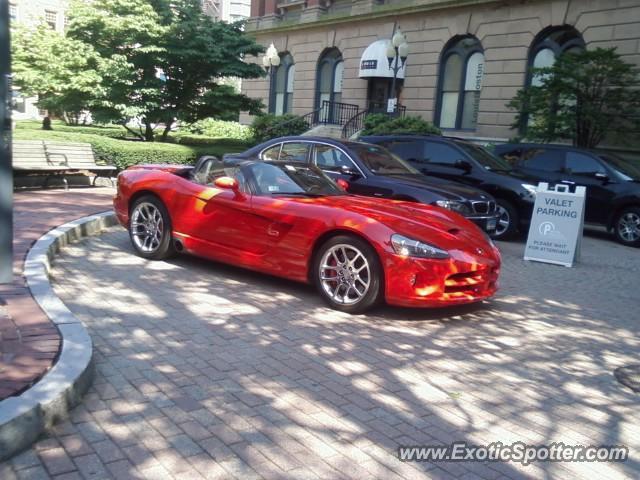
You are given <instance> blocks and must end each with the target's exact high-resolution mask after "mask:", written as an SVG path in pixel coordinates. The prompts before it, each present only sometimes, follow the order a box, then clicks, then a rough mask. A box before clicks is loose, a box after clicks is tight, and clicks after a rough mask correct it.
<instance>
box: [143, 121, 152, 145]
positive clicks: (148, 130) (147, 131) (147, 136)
mask: <svg viewBox="0 0 640 480" xmlns="http://www.w3.org/2000/svg"><path fill="white" fill-rule="evenodd" d="M144 140H145V142H153V128H152V127H151V122H149V121H148V120H145V121H144Z"/></svg>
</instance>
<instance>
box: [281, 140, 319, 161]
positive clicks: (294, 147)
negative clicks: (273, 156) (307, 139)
mask: <svg viewBox="0 0 640 480" xmlns="http://www.w3.org/2000/svg"><path fill="white" fill-rule="evenodd" d="M310 148H311V144H309V143H302V142H300V143H296V142H288V143H283V144H282V150H280V157H279V158H278V160H279V161H281V162H297V163H307V162H308V161H309V149H310Z"/></svg>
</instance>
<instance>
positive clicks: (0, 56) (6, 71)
mask: <svg viewBox="0 0 640 480" xmlns="http://www.w3.org/2000/svg"><path fill="white" fill-rule="evenodd" d="M10 60H11V53H10V49H9V4H8V2H0V283H11V282H12V281H13V253H12V241H13V205H12V204H13V170H12V167H11V103H10V102H9V99H10V98H11V88H10V86H9V85H10V83H9V78H10V77H9V75H10V73H11V68H10V66H9V64H10Z"/></svg>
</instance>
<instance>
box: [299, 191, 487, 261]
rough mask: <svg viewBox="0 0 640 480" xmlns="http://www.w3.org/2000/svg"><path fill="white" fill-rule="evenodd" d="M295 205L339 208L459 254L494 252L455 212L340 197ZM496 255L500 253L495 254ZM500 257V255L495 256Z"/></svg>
mask: <svg viewBox="0 0 640 480" xmlns="http://www.w3.org/2000/svg"><path fill="white" fill-rule="evenodd" d="M292 201H295V202H312V203H314V204H316V205H323V206H326V207H331V208H337V209H340V210H342V211H346V212H351V213H353V214H355V215H356V216H354V225H357V219H358V217H360V216H364V217H367V218H369V219H371V220H375V221H377V222H379V223H381V224H383V225H385V226H386V227H387V228H389V229H390V230H392V231H393V232H395V233H399V234H402V235H405V236H407V237H411V238H413V239H415V240H420V241H424V242H429V243H433V244H435V245H437V246H438V247H440V248H444V249H447V250H459V251H461V252H469V253H471V254H473V255H477V250H478V249H481V250H483V251H484V252H494V250H495V247H494V246H493V245H492V244H491V243H490V240H489V239H488V237H487V236H486V235H485V234H484V232H482V230H480V229H479V228H478V227H477V226H476V225H475V224H474V223H473V222H471V221H469V220H467V219H466V218H464V217H463V216H461V215H458V214H457V213H455V212H452V211H450V210H446V209H444V208H440V207H434V206H431V205H424V204H421V203H415V202H405V201H400V200H387V199H378V198H373V197H361V196H358V195H337V196H327V197H321V198H313V199H309V198H306V199H305V198H295V199H292ZM496 252H497V251H496ZM495 254H496V255H497V253H495Z"/></svg>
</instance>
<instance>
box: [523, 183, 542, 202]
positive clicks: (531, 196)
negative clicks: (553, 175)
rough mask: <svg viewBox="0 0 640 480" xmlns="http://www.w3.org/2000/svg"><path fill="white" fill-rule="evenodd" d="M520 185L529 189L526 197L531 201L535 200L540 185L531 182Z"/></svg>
mask: <svg viewBox="0 0 640 480" xmlns="http://www.w3.org/2000/svg"><path fill="white" fill-rule="evenodd" d="M520 185H522V188H524V189H525V190H526V191H527V193H526V194H525V195H524V198H525V199H526V200H529V201H531V202H535V201H536V193H537V191H538V187H536V186H535V185H531V184H530V183H521V184H520Z"/></svg>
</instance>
